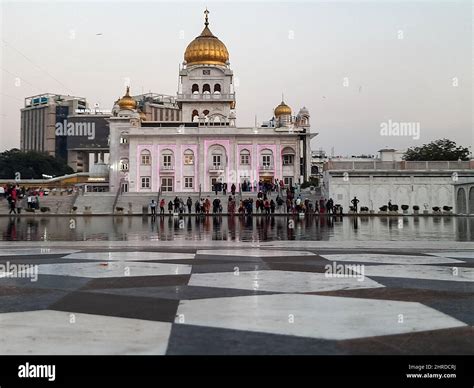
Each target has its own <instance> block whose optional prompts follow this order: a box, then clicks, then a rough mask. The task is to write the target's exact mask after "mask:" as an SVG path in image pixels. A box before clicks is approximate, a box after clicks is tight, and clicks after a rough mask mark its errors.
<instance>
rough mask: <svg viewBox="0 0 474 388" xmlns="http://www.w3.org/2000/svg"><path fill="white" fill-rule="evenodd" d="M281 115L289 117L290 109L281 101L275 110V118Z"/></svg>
mask: <svg viewBox="0 0 474 388" xmlns="http://www.w3.org/2000/svg"><path fill="white" fill-rule="evenodd" d="M283 115H291V108H290V107H289V106H288V105H286V104H285V103H284V102H283V101H282V102H281V103H280V105H278V106H277V107H276V108H275V117H280V116H283Z"/></svg>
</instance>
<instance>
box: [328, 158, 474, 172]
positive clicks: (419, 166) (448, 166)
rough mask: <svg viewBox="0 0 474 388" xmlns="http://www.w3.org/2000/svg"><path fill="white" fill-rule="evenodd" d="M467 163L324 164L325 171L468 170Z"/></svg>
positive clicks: (334, 162) (381, 162)
mask: <svg viewBox="0 0 474 388" xmlns="http://www.w3.org/2000/svg"><path fill="white" fill-rule="evenodd" d="M469 169H470V163H469V161H399V162H387V161H382V160H367V161H337V160H331V161H329V162H327V163H326V165H325V170H469Z"/></svg>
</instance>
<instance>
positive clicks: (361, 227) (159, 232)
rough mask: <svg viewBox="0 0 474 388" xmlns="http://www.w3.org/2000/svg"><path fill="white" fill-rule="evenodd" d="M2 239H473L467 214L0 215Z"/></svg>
mask: <svg viewBox="0 0 474 388" xmlns="http://www.w3.org/2000/svg"><path fill="white" fill-rule="evenodd" d="M0 228H1V231H2V234H1V236H2V239H3V240H9V241H44V240H58V241H59V240H61V241H77V240H229V241H278V240H313V241H315V240H353V241H356V240H358V241H367V240H379V241H385V240H447V241H473V240H474V218H472V217H470V218H469V217H406V216H401V217H367V216H360V217H342V216H331V217H317V216H307V217H299V216H271V215H270V216H267V217H265V216H238V215H236V216H223V215H216V216H207V217H206V216H186V215H185V216H176V217H174V216H172V217H169V216H159V215H158V216H154V217H123V216H114V217H77V216H76V217H21V218H20V217H1V218H0Z"/></svg>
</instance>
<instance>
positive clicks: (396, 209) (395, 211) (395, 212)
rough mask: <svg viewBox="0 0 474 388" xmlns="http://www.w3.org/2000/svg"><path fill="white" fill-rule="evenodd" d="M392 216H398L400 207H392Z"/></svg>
mask: <svg viewBox="0 0 474 388" xmlns="http://www.w3.org/2000/svg"><path fill="white" fill-rule="evenodd" d="M390 214H392V215H397V214H398V205H392V210H391V211H390Z"/></svg>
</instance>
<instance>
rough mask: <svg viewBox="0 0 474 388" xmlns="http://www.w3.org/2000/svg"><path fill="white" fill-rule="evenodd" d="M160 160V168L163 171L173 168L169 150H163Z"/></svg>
mask: <svg viewBox="0 0 474 388" xmlns="http://www.w3.org/2000/svg"><path fill="white" fill-rule="evenodd" d="M161 160H162V167H163V169H164V170H172V169H173V166H174V160H173V151H171V150H169V149H166V150H163V152H162V156H161Z"/></svg>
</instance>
